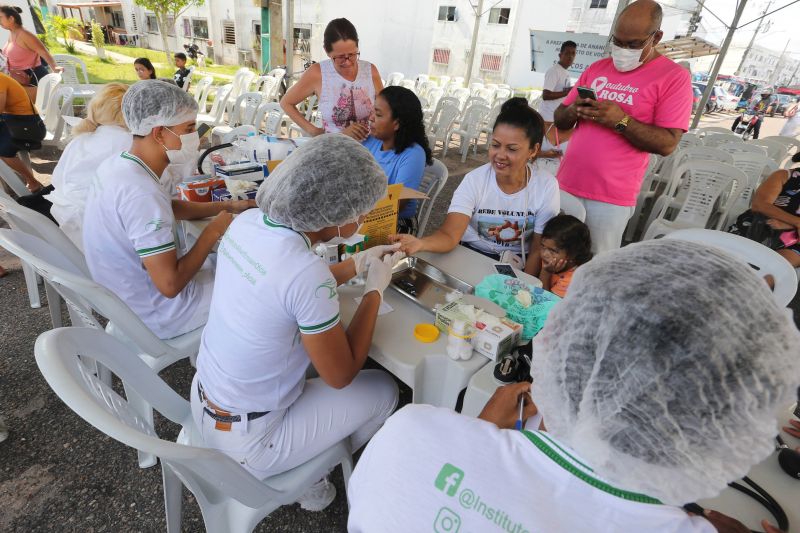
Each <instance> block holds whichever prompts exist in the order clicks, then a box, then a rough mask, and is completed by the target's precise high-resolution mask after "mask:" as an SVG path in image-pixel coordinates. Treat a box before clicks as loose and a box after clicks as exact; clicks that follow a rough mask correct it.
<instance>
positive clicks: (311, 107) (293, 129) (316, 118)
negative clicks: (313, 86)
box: [281, 94, 322, 139]
mask: <svg viewBox="0 0 800 533" xmlns="http://www.w3.org/2000/svg"><path fill="white" fill-rule="evenodd" d="M304 105H305V119H306V120H307V121H309V122H311V123H312V124H314V125H315V126H317V127H318V128H321V127H322V118H321V116H320V115H319V113H318V112H317V110H315V106H316V105H317V95H315V94H312V95H311V96H309V97H308V98H306V100H305V104H304ZM315 113H316V115H315ZM286 118H288V117H282V118H281V122H283V121H284V120H285V119H286ZM293 133H298V134H300V137H307V136H308V134H307V133H306V132H305V130H303V128H301V127H300V126H298V125H297V124H295V123H291V124H289V126H288V135H289V138H290V139H291V138H292V134H293Z"/></svg>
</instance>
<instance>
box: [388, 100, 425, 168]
mask: <svg viewBox="0 0 800 533" xmlns="http://www.w3.org/2000/svg"><path fill="white" fill-rule="evenodd" d="M378 96H380V97H381V98H383V99H384V101H385V102H386V103H387V105H388V106H389V109H391V111H392V118H393V119H394V120H396V121H397V122H398V124H399V128H398V129H397V132H395V134H394V152H395V153H396V154H399V153H402V152H403V150H405V149H406V148H408V147H409V146H411V145H413V144H414V143H417V144H418V145H420V147H422V149H423V150H424V151H425V164H426V165H430V164H431V163H433V156H432V155H431V148H430V145H429V144H428V136H427V135H426V134H425V125H424V124H423V122H422V104H420V103H419V98H417V95H416V94H414V93H413V92H412V91H410V90H409V89H406V88H405V87H400V86H399V85H391V86H389V87H386V88H385V89H384V90H382V91H381V92H380V94H378Z"/></svg>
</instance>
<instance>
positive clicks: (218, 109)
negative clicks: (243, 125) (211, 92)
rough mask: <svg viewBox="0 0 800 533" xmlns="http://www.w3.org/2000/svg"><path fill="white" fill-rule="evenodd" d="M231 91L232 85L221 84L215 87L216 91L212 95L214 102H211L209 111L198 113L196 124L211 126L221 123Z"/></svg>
mask: <svg viewBox="0 0 800 533" xmlns="http://www.w3.org/2000/svg"><path fill="white" fill-rule="evenodd" d="M232 91H233V85H232V84H230V83H229V84H227V85H221V86H220V87H217V92H216V94H215V96H214V103H213V104H211V111H209V112H208V113H198V114H197V122H198V124H208V125H210V126H212V127H214V126H219V125H221V124H222V119H223V117H224V116H225V107H226V106H227V103H228V100H229V99H230V96H231V93H232Z"/></svg>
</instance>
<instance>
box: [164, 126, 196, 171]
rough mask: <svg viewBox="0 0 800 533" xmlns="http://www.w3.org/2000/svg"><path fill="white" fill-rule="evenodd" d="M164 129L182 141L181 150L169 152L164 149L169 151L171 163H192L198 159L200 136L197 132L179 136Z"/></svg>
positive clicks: (168, 156)
mask: <svg viewBox="0 0 800 533" xmlns="http://www.w3.org/2000/svg"><path fill="white" fill-rule="evenodd" d="M164 129H165V130H167V131H168V132H170V133H171V134H173V135H174V136H175V137H178V138H179V139H180V140H181V149H180V150H169V149H167V148H166V147H164V149H165V150H167V158H168V159H169V162H170V163H172V164H174V165H183V164H186V163H192V162H193V161H194V159H195V158H196V157H197V152H198V150H200V135H199V134H198V133H197V132H196V131H193V132H192V133H184V134H183V135H178V134H177V133H175V132H174V131H172V130H171V129H169V128H164ZM162 146H163V145H162Z"/></svg>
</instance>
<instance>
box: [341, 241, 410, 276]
mask: <svg viewBox="0 0 800 533" xmlns="http://www.w3.org/2000/svg"><path fill="white" fill-rule="evenodd" d="M399 249H400V243H396V244H385V245H383V246H373V247H372V248H370V249H369V250H363V251H361V252H356V253H354V254H353V262H354V263H355V266H356V276H357V275H359V274H361V273H362V272H364V271H365V270H366V269H367V258H368V257H377V258H378V259H383V256H384V255H386V254H391V253H393V252H397V251H398V250H399ZM400 259H402V257H401V258H400ZM398 261H399V259H398Z"/></svg>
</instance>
